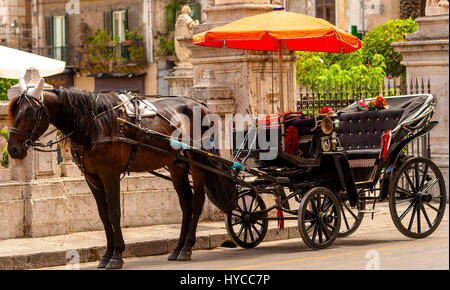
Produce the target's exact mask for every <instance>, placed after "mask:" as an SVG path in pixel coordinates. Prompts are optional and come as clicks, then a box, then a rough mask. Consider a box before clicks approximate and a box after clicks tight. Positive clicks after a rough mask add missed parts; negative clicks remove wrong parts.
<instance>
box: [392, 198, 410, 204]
mask: <svg viewBox="0 0 450 290" xmlns="http://www.w3.org/2000/svg"><path fill="white" fill-rule="evenodd" d="M413 200H414V198H407V199H403V200H400V201H396V202H395V204H401V203H405V202H411V201H413Z"/></svg>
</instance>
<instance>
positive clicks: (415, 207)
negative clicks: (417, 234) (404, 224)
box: [408, 203, 417, 231]
mask: <svg viewBox="0 0 450 290" xmlns="http://www.w3.org/2000/svg"><path fill="white" fill-rule="evenodd" d="M416 210H417V204H416V203H414V209H413V212H412V215H411V219H410V220H409V225H408V231H410V230H411V227H412V225H413V222H414V217H415V215H416Z"/></svg>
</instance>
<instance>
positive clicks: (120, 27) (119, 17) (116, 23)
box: [112, 10, 128, 42]
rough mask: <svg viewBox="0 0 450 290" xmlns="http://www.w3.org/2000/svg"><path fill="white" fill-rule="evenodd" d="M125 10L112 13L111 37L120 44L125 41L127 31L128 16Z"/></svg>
mask: <svg viewBox="0 0 450 290" xmlns="http://www.w3.org/2000/svg"><path fill="white" fill-rule="evenodd" d="M127 14H128V13H127V11H126V10H119V11H112V37H113V38H117V39H119V40H120V42H122V41H125V31H126V30H127V29H128V27H127V26H128V23H127V22H128V19H127V18H128V15H127Z"/></svg>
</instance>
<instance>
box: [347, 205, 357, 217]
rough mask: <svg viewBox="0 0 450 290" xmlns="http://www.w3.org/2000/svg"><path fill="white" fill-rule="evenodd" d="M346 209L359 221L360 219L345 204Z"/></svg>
mask: <svg viewBox="0 0 450 290" xmlns="http://www.w3.org/2000/svg"><path fill="white" fill-rule="evenodd" d="M344 207H345V208H346V209H347V210H348V212H349V213H350V214H351V215H352V216H353V218H354V219H355V220H357V219H358V217H357V216H356V215H355V214H354V213H353V211H352V210H351V209H350V208H349V207H348V206H347V205H346V204H345V203H344Z"/></svg>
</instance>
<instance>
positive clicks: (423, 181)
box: [419, 164, 429, 190]
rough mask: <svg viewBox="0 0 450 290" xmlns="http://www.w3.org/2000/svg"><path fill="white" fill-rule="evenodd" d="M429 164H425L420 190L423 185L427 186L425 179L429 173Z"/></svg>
mask: <svg viewBox="0 0 450 290" xmlns="http://www.w3.org/2000/svg"><path fill="white" fill-rule="evenodd" d="M428 167H429V165H428V164H425V169H424V170H423V176H422V181H421V182H420V186H419V190H420V189H421V188H422V187H423V185H424V184H425V179H426V177H427V173H428Z"/></svg>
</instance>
